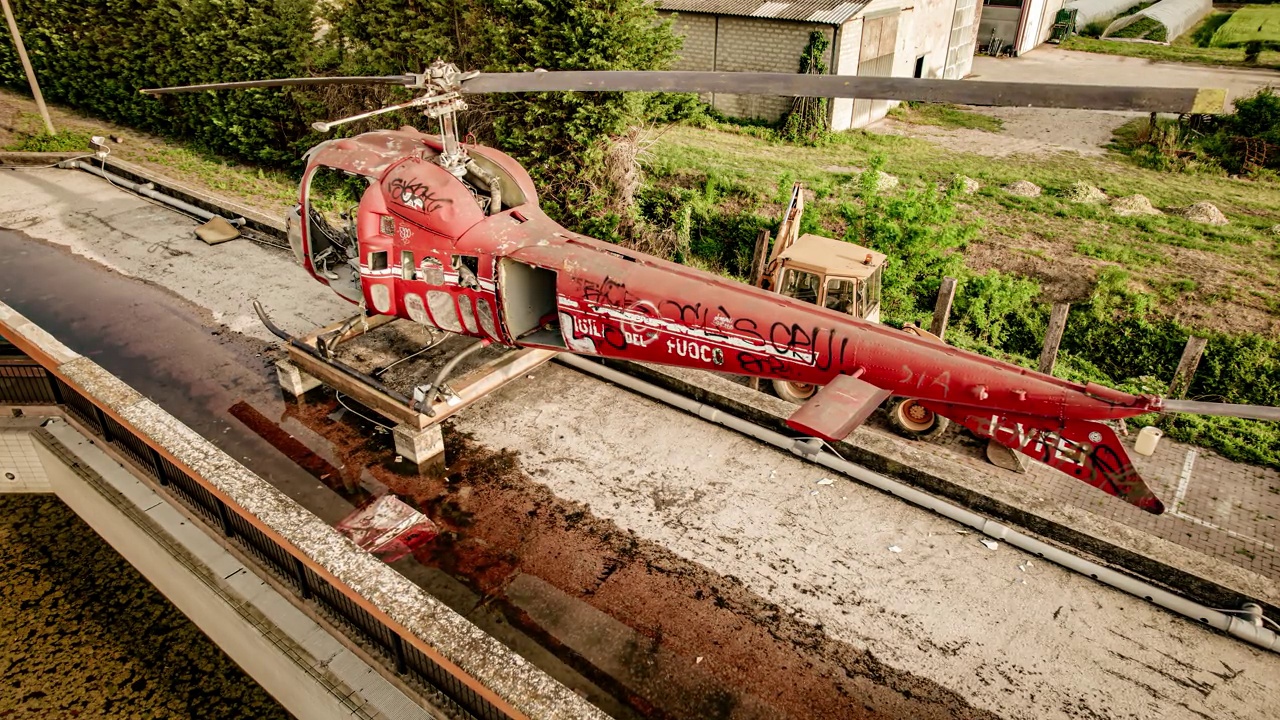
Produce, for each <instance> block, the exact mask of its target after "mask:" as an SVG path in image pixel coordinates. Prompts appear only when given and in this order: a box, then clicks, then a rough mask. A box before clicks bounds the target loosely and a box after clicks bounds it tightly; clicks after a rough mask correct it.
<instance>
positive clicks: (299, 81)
mask: <svg viewBox="0 0 1280 720" xmlns="http://www.w3.org/2000/svg"><path fill="white" fill-rule="evenodd" d="M415 81H416V78H414V77H412V76H409V75H383V76H378V75H374V76H355V77H311V78H279V79H276V80H244V81H241V82H225V83H209V84H207V85H177V86H174V87H164V88H144V89H142V90H140V91H139V92H141V93H142V94H143V95H167V94H169V93H184V92H200V91H203V90H237V89H241V88H260V87H278V86H284V85H412V84H413V83H414V82H415Z"/></svg>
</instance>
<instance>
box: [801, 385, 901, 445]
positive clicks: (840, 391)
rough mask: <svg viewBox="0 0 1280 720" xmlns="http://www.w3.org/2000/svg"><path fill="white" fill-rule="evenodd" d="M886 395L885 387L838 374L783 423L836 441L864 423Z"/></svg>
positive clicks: (815, 435) (808, 433) (813, 435)
mask: <svg viewBox="0 0 1280 720" xmlns="http://www.w3.org/2000/svg"><path fill="white" fill-rule="evenodd" d="M887 397H889V391H888V390H881V389H880V388H878V387H876V386H875V385H872V384H871V383H869V382H867V381H865V380H859V379H858V378H855V377H852V376H849V375H839V376H837V377H836V379H835V380H832V381H831V382H830V383H828V384H827V385H824V386H823V387H822V389H821V390H819V391H818V393H817V394H816V395H814V396H813V397H812V398H810V399H809V402H806V403H805V404H804V405H801V406H800V409H799V410H797V411H795V413H793V414H792V415H791V417H789V418H787V425H788V426H790V427H791V428H792V429H794V430H798V431H800V432H802V433H805V434H806V435H809V436H810V437H819V438H822V439H823V440H827V441H829V442H838V441H840V440H843V439H845V438H847V437H849V433H852V432H853V431H854V430H856V429H858V426H859V425H861V424H862V423H864V422H866V421H867V418H869V417H871V413H873V412H875V410H876V408H877V407H879V406H880V403H882V402H884V399H885V398H887Z"/></svg>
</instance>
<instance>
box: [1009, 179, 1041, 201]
mask: <svg viewBox="0 0 1280 720" xmlns="http://www.w3.org/2000/svg"><path fill="white" fill-rule="evenodd" d="M1004 191H1005V192H1007V193H1009V194H1011V195H1018V196H1020V197H1040V186H1039V185H1037V184H1035V183H1033V182H1027V181H1026V180H1019V181H1018V182H1016V183H1013V184H1012V185H1005V186H1004Z"/></svg>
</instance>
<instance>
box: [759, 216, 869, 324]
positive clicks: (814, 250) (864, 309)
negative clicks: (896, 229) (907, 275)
mask: <svg viewBox="0 0 1280 720" xmlns="http://www.w3.org/2000/svg"><path fill="white" fill-rule="evenodd" d="M885 260H886V257H885V255H884V254H883V253H878V252H876V251H875V250H871V249H870V248H865V247H862V246H861V245H854V244H853V243H848V242H844V241H842V240H836V239H834V238H829V237H822V236H821V235H813V234H811V233H806V234H804V235H801V236H800V237H798V238H796V240H795V241H794V242H793V243H791V246H790V247H788V248H787V249H786V250H784V251H782V253H780V254H779V255H778V257H777V263H776V265H775V266H774V270H773V278H772V283H771V287H772V288H773V289H774V290H775V292H777V293H779V294H781V295H786V296H787V297H791V298H795V299H796V300H803V301H805V302H810V303H813V304H814V305H821V306H822V307H825V308H827V309H828V310H835V311H836V312H839V313H844V314H846V315H852V316H854V317H857V318H862V319H863V320H867V321H869V322H879V321H880V281H881V277H882V275H883V271H884V262H885Z"/></svg>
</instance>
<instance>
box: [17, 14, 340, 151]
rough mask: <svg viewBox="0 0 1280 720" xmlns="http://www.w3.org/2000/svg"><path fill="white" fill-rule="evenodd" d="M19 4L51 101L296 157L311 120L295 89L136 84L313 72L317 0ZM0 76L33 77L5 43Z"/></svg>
mask: <svg viewBox="0 0 1280 720" xmlns="http://www.w3.org/2000/svg"><path fill="white" fill-rule="evenodd" d="M13 10H14V13H15V16H16V17H17V18H18V19H19V23H20V27H21V29H22V32H23V40H24V42H25V43H26V45H27V50H28V53H29V54H30V56H31V61H32V64H33V66H34V67H35V70H36V73H37V74H38V76H39V77H40V79H41V90H42V91H43V93H44V95H45V98H46V99H47V100H48V101H49V102H54V103H64V104H66V105H70V106H72V107H75V108H78V109H81V110H84V111H86V112H88V113H90V114H92V115H94V116H97V117H99V118H102V119H105V120H110V121H114V122H118V123H122V124H125V125H128V126H131V127H134V128H138V129H141V130H147V131H152V132H156V133H159V134H162V135H168V136H171V137H182V138H186V139H189V140H192V141H194V142H195V143H196V144H198V145H202V146H204V147H207V148H209V149H210V150H213V151H216V152H219V153H225V154H229V155H235V156H238V157H241V158H244V159H248V160H251V161H258V162H265V163H270V164H282V165H287V164H290V163H292V162H294V161H296V158H297V156H298V154H299V150H300V148H298V147H297V146H296V145H295V143H296V141H297V139H298V138H299V137H301V136H302V135H304V134H305V132H306V122H307V119H305V118H304V117H302V116H301V115H300V113H299V107H298V105H297V104H296V102H295V101H294V100H293V99H292V94H291V93H292V91H290V90H250V91H228V92H219V93H192V94H183V95H175V96H168V97H164V98H155V97H145V96H142V95H140V94H139V93H138V90H139V89H141V88H145V87H157V86H164V85H181V84H188V83H196V82H216V81H222V80H243V79H260V78H270V77H285V76H293V75H304V74H306V59H307V56H308V53H309V52H310V50H311V47H312V36H313V34H314V31H315V29H314V18H313V15H312V0H262V1H261V2H257V1H255V2H250V0H157V1H156V2H147V3H143V2H124V1H121V0H85V1H84V2H77V3H65V2H59V1H58V0H14V3H13ZM0 82H3V83H5V84H7V85H9V86H11V87H14V88H17V89H19V90H23V91H25V89H26V86H27V83H26V77H25V75H24V74H23V72H22V68H21V66H20V65H19V63H18V62H17V59H16V57H15V54H14V52H13V48H12V45H11V44H10V43H8V42H4V43H0Z"/></svg>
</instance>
